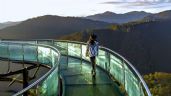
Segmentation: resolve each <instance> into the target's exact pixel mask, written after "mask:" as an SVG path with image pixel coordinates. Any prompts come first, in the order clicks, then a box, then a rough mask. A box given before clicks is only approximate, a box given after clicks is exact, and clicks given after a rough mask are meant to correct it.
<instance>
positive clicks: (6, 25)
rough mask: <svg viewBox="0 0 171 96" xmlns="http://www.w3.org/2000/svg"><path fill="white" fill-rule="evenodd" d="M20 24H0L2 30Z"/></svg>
mask: <svg viewBox="0 0 171 96" xmlns="http://www.w3.org/2000/svg"><path fill="white" fill-rule="evenodd" d="M19 23H20V22H5V23H0V29H3V28H6V27H10V26H15V25H17V24H19Z"/></svg>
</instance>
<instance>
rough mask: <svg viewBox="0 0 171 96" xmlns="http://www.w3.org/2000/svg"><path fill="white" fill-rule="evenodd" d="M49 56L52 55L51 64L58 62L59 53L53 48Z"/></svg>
mask: <svg viewBox="0 0 171 96" xmlns="http://www.w3.org/2000/svg"><path fill="white" fill-rule="evenodd" d="M51 57H52V59H51V60H52V61H51V62H52V66H55V64H57V62H58V57H59V54H58V53H56V52H55V51H54V50H51Z"/></svg>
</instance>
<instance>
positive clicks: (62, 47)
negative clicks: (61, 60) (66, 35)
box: [54, 42, 68, 55]
mask: <svg viewBox="0 0 171 96" xmlns="http://www.w3.org/2000/svg"><path fill="white" fill-rule="evenodd" d="M54 45H55V47H57V48H58V50H59V51H60V52H61V54H63V55H68V43H67V42H54Z"/></svg>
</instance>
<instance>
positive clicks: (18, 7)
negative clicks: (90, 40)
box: [0, 0, 171, 23]
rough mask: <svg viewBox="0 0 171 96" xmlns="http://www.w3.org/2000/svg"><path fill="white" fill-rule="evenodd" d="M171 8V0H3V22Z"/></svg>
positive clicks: (0, 0)
mask: <svg viewBox="0 0 171 96" xmlns="http://www.w3.org/2000/svg"><path fill="white" fill-rule="evenodd" d="M165 10H171V0H93V1H92V0H75V1H74V2H73V0H28V1H24V0H12V1H11V0H0V14H1V15H0V23H3V22H8V21H12V22H15V21H23V20H26V19H29V18H33V17H38V16H44V15H58V16H73V17H83V16H88V15H93V14H98V13H103V12H105V11H111V12H114V13H117V14H123V13H127V12H131V11H145V12H149V13H158V12H162V11H165Z"/></svg>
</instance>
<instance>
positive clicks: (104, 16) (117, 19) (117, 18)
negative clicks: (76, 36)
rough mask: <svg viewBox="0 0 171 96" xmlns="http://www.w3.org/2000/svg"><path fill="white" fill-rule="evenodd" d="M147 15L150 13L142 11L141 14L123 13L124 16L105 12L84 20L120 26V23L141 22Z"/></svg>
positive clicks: (135, 12) (134, 12)
mask: <svg viewBox="0 0 171 96" xmlns="http://www.w3.org/2000/svg"><path fill="white" fill-rule="evenodd" d="M149 15H151V13H146V12H144V11H141V12H138V11H133V12H129V13H125V14H116V13H113V12H109V11H107V12H104V13H101V14H95V15H91V16H87V17H85V18H87V19H91V20H96V21H104V22H109V23H119V24H122V23H127V22H132V21H137V20H141V19H143V18H144V17H146V16H149Z"/></svg>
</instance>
